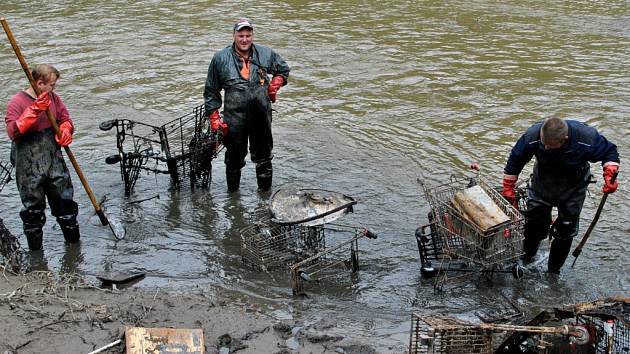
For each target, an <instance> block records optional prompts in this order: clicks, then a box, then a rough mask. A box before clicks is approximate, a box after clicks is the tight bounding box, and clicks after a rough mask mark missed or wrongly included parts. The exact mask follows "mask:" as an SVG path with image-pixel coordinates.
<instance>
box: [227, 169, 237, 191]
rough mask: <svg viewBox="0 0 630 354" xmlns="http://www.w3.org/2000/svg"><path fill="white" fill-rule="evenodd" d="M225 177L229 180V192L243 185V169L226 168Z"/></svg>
mask: <svg viewBox="0 0 630 354" xmlns="http://www.w3.org/2000/svg"><path fill="white" fill-rule="evenodd" d="M225 179H226V181H227V187H228V192H230V193H232V192H236V191H237V190H238V189H239V187H240V185H241V170H240V169H238V170H233V169H226V170H225Z"/></svg>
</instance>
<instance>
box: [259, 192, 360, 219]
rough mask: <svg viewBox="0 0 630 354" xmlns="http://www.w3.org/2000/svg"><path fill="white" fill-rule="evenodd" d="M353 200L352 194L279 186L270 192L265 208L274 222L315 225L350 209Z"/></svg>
mask: <svg viewBox="0 0 630 354" xmlns="http://www.w3.org/2000/svg"><path fill="white" fill-rule="evenodd" d="M356 203H357V201H356V200H355V199H354V198H352V197H349V196H347V195H345V194H341V193H338V192H333V191H327V190H323V189H299V188H297V187H283V188H280V189H279V190H277V191H276V192H275V193H274V194H273V195H272V196H271V201H270V202H269V209H270V210H271V215H272V217H273V219H272V221H273V222H274V223H276V224H280V225H289V224H301V225H302V226H315V225H322V224H326V223H330V222H332V221H334V220H337V219H338V218H340V217H342V216H344V215H346V214H347V213H349V212H352V206H353V205H355V204H356Z"/></svg>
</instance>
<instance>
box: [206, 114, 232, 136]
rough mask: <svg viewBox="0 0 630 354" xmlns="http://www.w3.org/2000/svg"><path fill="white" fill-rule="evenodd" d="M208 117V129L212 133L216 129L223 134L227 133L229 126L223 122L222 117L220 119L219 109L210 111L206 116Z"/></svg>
mask: <svg viewBox="0 0 630 354" xmlns="http://www.w3.org/2000/svg"><path fill="white" fill-rule="evenodd" d="M208 119H210V130H211V131H212V132H213V133H214V132H216V131H220V132H221V134H223V136H226V135H227V134H228V131H229V128H228V125H227V124H225V122H224V121H223V119H221V115H219V111H214V112H212V113H210V115H209V116H208Z"/></svg>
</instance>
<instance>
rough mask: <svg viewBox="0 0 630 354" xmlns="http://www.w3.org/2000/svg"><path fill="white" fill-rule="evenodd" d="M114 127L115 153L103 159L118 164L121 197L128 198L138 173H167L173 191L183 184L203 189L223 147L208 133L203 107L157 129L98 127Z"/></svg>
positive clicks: (121, 122)
mask: <svg viewBox="0 0 630 354" xmlns="http://www.w3.org/2000/svg"><path fill="white" fill-rule="evenodd" d="M114 127H115V128H116V147H117V149H118V153H117V154H115V155H111V156H109V157H107V158H106V159H105V162H106V163H108V164H116V163H118V164H120V174H121V178H122V180H123V183H124V184H125V194H126V195H130V194H131V191H132V190H133V188H134V186H135V184H136V181H137V180H138V178H139V176H140V171H149V172H153V173H155V174H169V175H170V176H171V183H172V185H173V187H174V188H176V189H180V187H181V186H182V185H184V184H189V185H190V187H191V188H192V189H194V188H207V187H208V185H209V183H210V181H211V179H212V160H213V159H214V158H216V157H217V155H218V153H219V152H220V151H221V149H222V148H223V145H222V140H223V137H222V135H221V134H220V133H219V132H215V133H212V131H211V129H210V124H209V121H208V119H207V117H205V115H204V105H203V104H202V105H199V106H196V107H194V108H193V109H192V111H191V112H190V113H188V114H185V115H183V116H181V117H178V118H176V119H174V120H172V121H170V122H168V123H166V124H163V125H161V126H155V125H150V124H145V123H142V122H137V121H133V120H129V119H112V120H108V121H105V122H102V123H101V124H100V125H99V128H100V129H101V130H103V131H108V130H111V129H113V128H114Z"/></svg>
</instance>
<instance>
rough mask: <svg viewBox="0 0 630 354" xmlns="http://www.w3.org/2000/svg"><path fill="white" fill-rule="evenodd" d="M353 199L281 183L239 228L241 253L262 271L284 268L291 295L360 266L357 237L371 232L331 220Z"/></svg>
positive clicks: (247, 261)
mask: <svg viewBox="0 0 630 354" xmlns="http://www.w3.org/2000/svg"><path fill="white" fill-rule="evenodd" d="M355 204H356V200H354V199H353V198H351V197H349V196H346V195H343V194H341V193H337V192H332V191H326V190H321V189H298V188H293V187H285V188H281V189H279V190H278V191H276V192H275V193H274V194H273V195H272V197H271V200H270V203H269V207H265V208H259V209H257V210H256V211H255V213H254V220H252V222H251V223H250V225H248V226H247V227H245V228H243V229H242V230H241V233H240V234H241V256H242V259H243V261H244V262H245V263H246V264H249V265H250V266H252V267H253V268H255V269H258V270H261V271H287V270H288V271H289V273H290V278H291V287H292V290H293V294H294V295H304V294H305V286H306V284H324V283H329V282H334V281H335V280H340V279H341V278H344V277H345V275H344V274H346V273H347V272H351V273H354V272H357V271H358V270H359V240H360V239H362V238H364V237H366V238H376V235H375V234H374V233H372V232H370V231H369V230H367V229H366V228H361V227H354V226H350V225H342V224H336V223H332V221H334V220H336V219H338V218H340V217H341V216H343V215H345V214H347V213H349V212H351V211H352V207H353V205H355Z"/></svg>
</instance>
